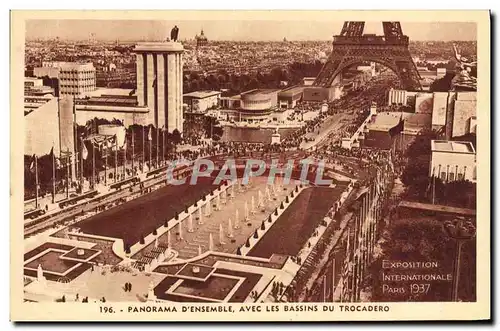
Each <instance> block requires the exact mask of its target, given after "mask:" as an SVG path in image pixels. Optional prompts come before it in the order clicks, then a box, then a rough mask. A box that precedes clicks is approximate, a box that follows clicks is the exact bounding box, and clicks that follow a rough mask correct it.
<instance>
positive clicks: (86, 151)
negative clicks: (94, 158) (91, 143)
mask: <svg viewBox="0 0 500 331" xmlns="http://www.w3.org/2000/svg"><path fill="white" fill-rule="evenodd" d="M88 157H89V151H88V150H87V146H85V141H83V139H82V159H84V160H86V159H87V158H88Z"/></svg>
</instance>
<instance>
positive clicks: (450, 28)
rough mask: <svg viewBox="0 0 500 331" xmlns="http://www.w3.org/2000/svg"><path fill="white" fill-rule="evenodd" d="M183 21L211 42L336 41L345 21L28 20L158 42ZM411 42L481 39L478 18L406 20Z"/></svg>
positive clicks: (369, 26) (53, 32)
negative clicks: (466, 20)
mask: <svg viewBox="0 0 500 331" xmlns="http://www.w3.org/2000/svg"><path fill="white" fill-rule="evenodd" d="M174 25H177V26H178V27H179V30H180V35H179V39H180V40H192V39H194V37H195V36H196V35H199V34H200V32H201V30H204V34H205V36H206V37H207V38H208V40H209V41H211V40H212V41H248V42H258V41H268V42H272V41H282V40H283V39H284V38H286V39H287V41H331V40H332V36H333V35H336V34H339V33H340V30H341V29H342V25H343V21H332V22H325V21H258V20H247V21H232V20H227V21H209V20H205V21H158V20H148V21H146V20H87V19H82V20H68V19H66V20H27V21H26V40H34V39H42V40H47V39H55V38H57V37H59V38H60V39H61V40H67V41H85V40H89V37H90V36H91V34H93V35H94V36H93V39H94V40H96V41H116V40H119V41H124V42H132V41H154V40H165V39H166V38H168V37H170V29H171V28H172V27H173V26H174ZM401 26H402V29H403V33H404V34H405V35H407V36H408V37H409V38H410V41H426V42H432V41H437V42H439V41H476V40H477V26H476V23H472V22H431V23H429V22H425V23H424V22H421V23H419V22H401ZM364 33H375V34H377V35H383V31H382V23H381V22H366V24H365V29H364Z"/></svg>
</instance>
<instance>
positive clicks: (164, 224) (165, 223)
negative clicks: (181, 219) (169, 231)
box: [163, 219, 168, 228]
mask: <svg viewBox="0 0 500 331" xmlns="http://www.w3.org/2000/svg"><path fill="white" fill-rule="evenodd" d="M163 226H164V227H166V228H168V220H167V219H165V222H164V223H163Z"/></svg>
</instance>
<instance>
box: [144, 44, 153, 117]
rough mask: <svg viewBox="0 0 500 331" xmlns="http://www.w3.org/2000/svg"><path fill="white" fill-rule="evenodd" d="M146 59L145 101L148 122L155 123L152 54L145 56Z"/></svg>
mask: <svg viewBox="0 0 500 331" xmlns="http://www.w3.org/2000/svg"><path fill="white" fill-rule="evenodd" d="M146 61H147V79H146V82H145V84H147V93H148V95H147V97H146V100H147V103H148V108H149V113H148V124H155V98H154V88H153V82H154V80H155V72H154V63H153V61H154V59H153V54H151V53H149V54H147V56H146Z"/></svg>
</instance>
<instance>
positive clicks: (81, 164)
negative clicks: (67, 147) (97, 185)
mask: <svg viewBox="0 0 500 331" xmlns="http://www.w3.org/2000/svg"><path fill="white" fill-rule="evenodd" d="M81 144H82V150H81V151H80V185H81V186H82V187H81V189H82V192H81V193H83V149H84V148H85V147H84V145H83V144H84V142H83V139H82V140H81Z"/></svg>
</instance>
